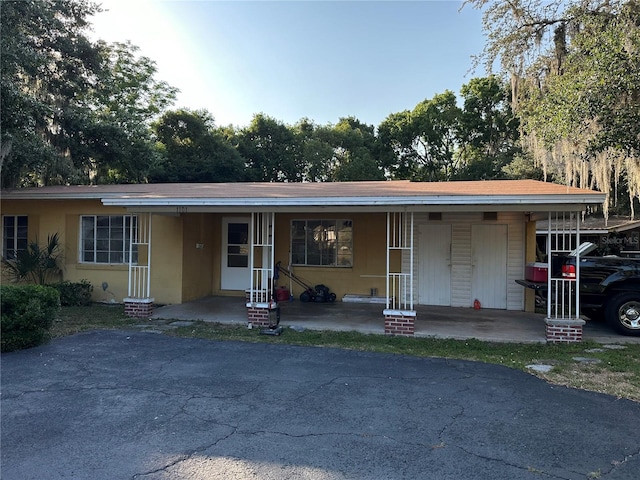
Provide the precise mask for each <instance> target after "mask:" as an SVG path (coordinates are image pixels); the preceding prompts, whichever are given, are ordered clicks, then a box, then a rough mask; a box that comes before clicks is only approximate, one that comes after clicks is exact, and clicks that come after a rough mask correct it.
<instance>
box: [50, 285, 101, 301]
mask: <svg viewBox="0 0 640 480" xmlns="http://www.w3.org/2000/svg"><path fill="white" fill-rule="evenodd" d="M51 286H52V287H54V288H55V289H56V290H58V293H60V305H62V306H63V307H86V306H89V305H91V292H93V286H92V285H91V283H89V282H88V281H87V280H80V281H79V282H69V281H65V282H60V283H54V284H52V285H51Z"/></svg>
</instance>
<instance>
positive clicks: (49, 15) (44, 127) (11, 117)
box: [0, 0, 99, 187]
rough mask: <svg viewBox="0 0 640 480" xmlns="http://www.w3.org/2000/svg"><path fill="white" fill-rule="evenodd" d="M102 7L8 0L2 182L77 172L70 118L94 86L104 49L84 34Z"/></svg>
mask: <svg viewBox="0 0 640 480" xmlns="http://www.w3.org/2000/svg"><path fill="white" fill-rule="evenodd" d="M97 11H98V7H97V5H95V4H93V3H91V2H88V1H86V0H74V1H57V0H42V1H20V2H2V6H1V10H0V28H1V30H2V36H1V37H0V50H1V51H0V101H1V103H2V118H1V119H0V127H1V129H2V135H1V140H2V146H1V148H0V171H1V173H2V185H3V186H5V187H6V186H15V185H20V184H38V183H54V182H57V183H60V182H62V181H63V180H65V179H66V178H68V177H71V176H72V175H73V170H74V167H75V166H76V165H74V162H73V159H72V158H71V157H70V155H69V152H68V147H69V142H68V139H69V137H68V131H67V125H65V121H64V120H65V118H79V117H82V114H81V113H79V110H81V108H80V106H79V105H78V103H77V101H76V100H75V99H76V97H77V96H78V95H81V94H82V92H84V91H86V90H87V89H89V88H91V86H92V82H93V81H95V78H96V72H97V70H98V68H99V52H98V49H97V48H96V47H95V45H93V44H92V43H91V42H90V41H89V40H88V38H87V37H86V35H85V31H86V29H87V27H88V21H87V18H88V17H90V16H91V15H93V14H94V13H96V12H97Z"/></svg>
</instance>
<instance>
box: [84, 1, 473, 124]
mask: <svg viewBox="0 0 640 480" xmlns="http://www.w3.org/2000/svg"><path fill="white" fill-rule="evenodd" d="M101 3H102V6H103V8H105V9H108V11H106V12H104V13H101V14H99V15H98V16H96V17H95V18H94V20H93V24H94V35H95V36H96V37H98V38H102V39H104V40H107V41H125V40H130V41H131V42H132V43H133V44H135V45H137V46H139V47H140V53H141V54H142V55H145V56H147V57H150V58H151V59H153V60H154V61H155V62H156V64H157V66H158V75H157V76H158V78H159V79H162V80H166V81H167V82H169V83H170V84H171V85H173V86H175V87H177V88H179V89H180V90H181V93H180V94H179V96H178V101H177V102H176V105H175V107H176V108H178V107H187V108H192V109H196V108H204V109H207V110H209V111H210V112H211V113H212V115H213V116H214V118H215V120H216V124H217V125H219V126H222V125H228V124H233V125H235V126H237V127H243V126H246V125H248V124H249V122H250V121H251V118H252V117H253V115H254V114H256V113H260V112H262V113H265V114H267V115H269V116H271V117H273V118H275V119H277V120H280V121H282V122H284V123H287V124H289V125H292V124H294V123H296V122H297V121H298V120H300V119H301V118H303V117H306V118H309V119H311V120H313V121H315V122H316V123H317V124H320V125H325V124H328V123H331V124H335V123H336V122H337V121H338V120H339V119H340V118H341V117H346V116H355V117H357V118H358V119H359V120H360V121H362V122H364V123H367V124H371V125H374V126H377V125H378V124H379V123H380V122H382V121H383V120H384V119H385V118H386V117H387V116H388V115H390V114H392V113H396V112H400V111H403V110H407V109H412V108H413V107H414V106H415V105H416V104H417V103H419V102H421V101H422V100H424V99H427V98H432V97H433V96H434V95H435V94H437V93H442V92H444V91H445V90H447V89H449V90H452V91H453V92H454V93H456V95H458V94H459V91H460V87H461V86H462V85H463V84H465V83H467V82H468V81H469V80H470V79H471V78H473V77H478V76H482V75H484V71H476V72H469V70H470V68H471V66H472V60H471V57H472V55H477V54H480V53H481V51H482V47H483V44H484V36H483V33H482V22H481V13H480V12H478V11H477V10H474V9H472V8H470V7H469V6H467V7H465V8H464V9H463V10H462V11H460V7H461V2H460V1H453V0H449V1H408V2H403V1H385V2H383V1H351V2H349V1H345V2H337V1H279V2H271V1H257V2H256V1H254V2H249V1H228V2H223V1H213V0H209V1H205V0H201V1H188V0H167V1H162V0H129V1H123V0H102V2H101Z"/></svg>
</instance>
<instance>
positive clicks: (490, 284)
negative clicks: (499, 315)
mask: <svg viewBox="0 0 640 480" xmlns="http://www.w3.org/2000/svg"><path fill="white" fill-rule="evenodd" d="M471 261H472V275H471V302H473V301H474V300H475V299H478V300H479V301H480V304H481V306H482V308H501V309H506V308H507V226H506V225H472V227H471Z"/></svg>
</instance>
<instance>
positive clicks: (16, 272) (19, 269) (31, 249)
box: [2, 233, 63, 285]
mask: <svg viewBox="0 0 640 480" xmlns="http://www.w3.org/2000/svg"><path fill="white" fill-rule="evenodd" d="M62 254H63V252H62V244H61V243H60V235H59V234H57V233H55V234H53V235H49V236H48V237H47V243H46V245H44V246H41V245H40V244H39V243H38V239H37V238H36V239H35V241H31V242H29V244H28V245H27V248H26V249H25V250H20V251H18V252H16V255H15V257H14V258H11V259H7V258H4V257H3V258H2V269H3V270H4V272H5V274H6V275H7V276H8V277H9V278H11V279H12V280H14V281H16V282H23V281H26V282H28V283H35V284H37V285H46V284H48V283H50V281H51V280H52V279H55V277H58V278H57V280H59V279H60V278H59V277H60V275H61V274H62V267H61V265H62Z"/></svg>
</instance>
